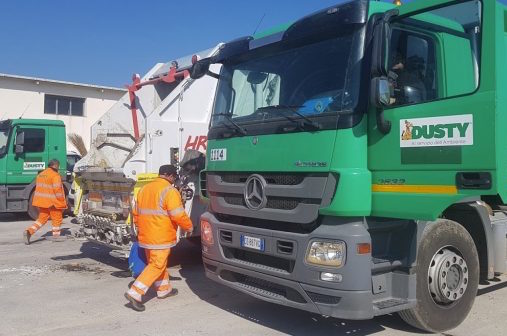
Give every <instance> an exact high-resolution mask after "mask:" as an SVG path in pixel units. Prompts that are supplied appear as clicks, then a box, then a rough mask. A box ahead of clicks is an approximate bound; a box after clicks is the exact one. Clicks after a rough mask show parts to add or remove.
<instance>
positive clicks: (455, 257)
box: [428, 246, 468, 305]
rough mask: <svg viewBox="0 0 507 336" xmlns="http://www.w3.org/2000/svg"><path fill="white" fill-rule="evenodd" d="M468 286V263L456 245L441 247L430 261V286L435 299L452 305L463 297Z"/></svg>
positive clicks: (443, 303)
mask: <svg viewBox="0 0 507 336" xmlns="http://www.w3.org/2000/svg"><path fill="white" fill-rule="evenodd" d="M467 286H468V265H467V263H466V261H465V259H464V258H463V256H462V254H461V253H460V252H459V251H458V250H457V249H456V248H454V247H451V246H446V247H443V248H441V249H440V250H439V251H438V252H437V253H435V255H434V256H433V258H432V259H431V262H430V267H429V270H428V288H429V291H430V294H431V297H432V298H433V301H435V303H437V304H439V305H450V304H453V303H454V302H456V301H458V300H459V299H461V298H462V297H463V295H464V294H465V292H466V289H467Z"/></svg>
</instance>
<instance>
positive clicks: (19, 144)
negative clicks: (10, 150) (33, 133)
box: [14, 131, 25, 155]
mask: <svg viewBox="0 0 507 336" xmlns="http://www.w3.org/2000/svg"><path fill="white" fill-rule="evenodd" d="M14 145H15V146H14V153H16V155H21V154H23V152H24V151H25V148H24V147H25V132H23V131H21V132H18V133H17V134H16V141H15V143H14Z"/></svg>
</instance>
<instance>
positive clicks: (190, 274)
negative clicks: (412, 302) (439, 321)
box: [170, 243, 420, 335]
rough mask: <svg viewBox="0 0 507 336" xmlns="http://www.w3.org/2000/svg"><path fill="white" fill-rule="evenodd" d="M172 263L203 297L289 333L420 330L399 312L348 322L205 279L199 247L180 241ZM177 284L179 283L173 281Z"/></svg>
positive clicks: (364, 332)
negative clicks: (264, 298)
mask: <svg viewBox="0 0 507 336" xmlns="http://www.w3.org/2000/svg"><path fill="white" fill-rule="evenodd" d="M171 257H172V260H171V261H170V265H178V264H179V265H180V266H181V270H180V274H181V276H182V277H183V278H184V280H185V281H186V283H187V285H188V286H189V288H190V289H191V290H192V291H193V293H194V294H196V295H197V296H198V297H199V298H200V299H201V300H204V301H206V302H208V303H210V304H212V305H214V306H216V307H218V308H220V309H223V310H225V311H228V312H230V313H232V314H234V315H236V316H239V317H242V318H244V319H246V320H249V321H252V322H254V323H258V324H260V325H263V326H265V327H267V328H270V329H273V330H277V331H279V332H282V333H286V334H290V335H310V334H311V335H370V334H373V333H377V332H380V331H382V330H385V329H386V328H390V329H395V330H399V331H402V332H405V333H418V332H420V331H419V330H417V329H414V328H412V327H410V326H408V325H407V324H405V322H403V321H402V320H401V318H400V317H399V316H398V315H396V314H395V315H386V316H382V317H377V318H375V319H373V320H368V321H347V320H339V319H335V318H331V317H323V316H320V315H317V314H313V313H309V312H306V311H302V310H298V309H294V308H290V307H285V306H281V305H276V304H272V303H269V302H264V301H261V300H258V299H255V298H252V297H250V296H248V295H245V294H243V293H241V292H238V291H235V290H233V289H230V288H228V287H225V286H222V285H220V284H217V283H215V282H213V281H211V280H209V279H207V278H206V276H205V274H204V267H203V266H202V262H201V251H200V248H199V247H197V246H195V245H191V244H189V243H186V244H183V243H182V244H180V245H179V246H178V248H176V249H175V250H174V253H172V255H171ZM174 285H175V286H176V287H177V286H178V284H177V283H175V284H174Z"/></svg>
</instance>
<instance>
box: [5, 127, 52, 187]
mask: <svg viewBox="0 0 507 336" xmlns="http://www.w3.org/2000/svg"><path fill="white" fill-rule="evenodd" d="M23 137H24V141H22V144H21V145H20V146H21V147H20V149H22V151H21V152H20V153H16V152H15V148H16V145H15V144H14V146H13V148H12V150H10V151H9V154H8V157H7V167H8V169H7V183H8V184H30V183H31V182H32V181H33V179H34V178H35V176H36V175H37V173H38V172H40V171H41V170H44V169H45V168H46V167H47V162H48V159H49V158H48V151H47V143H48V127H47V126H36V125H23V126H19V127H17V128H16V130H15V133H14V143H16V139H18V143H19V141H20V139H22V138H23Z"/></svg>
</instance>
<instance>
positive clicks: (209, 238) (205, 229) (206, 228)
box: [201, 219, 213, 245]
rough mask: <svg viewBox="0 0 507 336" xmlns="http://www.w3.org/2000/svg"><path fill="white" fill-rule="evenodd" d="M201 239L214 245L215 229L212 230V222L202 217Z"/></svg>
mask: <svg viewBox="0 0 507 336" xmlns="http://www.w3.org/2000/svg"><path fill="white" fill-rule="evenodd" d="M201 241H202V242H203V243H205V244H208V245H213V231H212V230H211V224H210V223H209V222H208V221H206V220H204V219H201Z"/></svg>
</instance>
